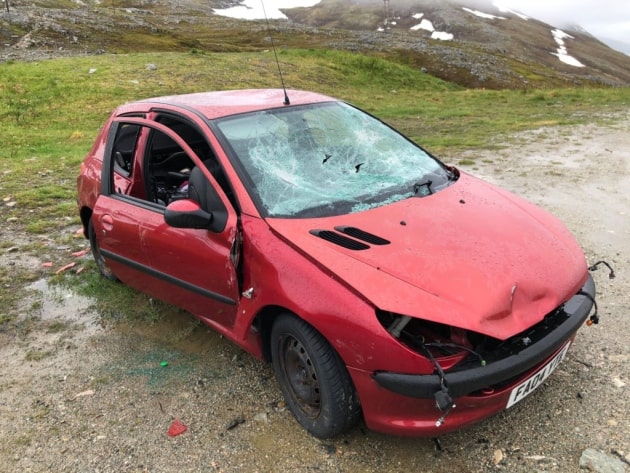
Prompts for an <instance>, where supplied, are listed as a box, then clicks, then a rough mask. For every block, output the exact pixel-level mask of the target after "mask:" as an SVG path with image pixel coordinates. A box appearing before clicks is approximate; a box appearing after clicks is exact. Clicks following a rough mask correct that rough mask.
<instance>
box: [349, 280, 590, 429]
mask: <svg viewBox="0 0 630 473" xmlns="http://www.w3.org/2000/svg"><path fill="white" fill-rule="evenodd" d="M585 294H586V295H585ZM594 297H595V284H594V282H593V280H592V278H591V277H590V275H589V277H588V279H587V281H586V283H585V284H584V286H583V287H582V289H581V291H580V292H579V293H578V294H576V295H575V296H573V297H572V298H571V299H570V300H569V301H567V302H566V303H565V304H564V308H563V309H564V313H565V314H566V320H564V321H563V322H562V323H561V324H560V325H559V326H557V327H556V328H555V329H554V330H551V331H550V332H549V333H548V334H546V335H545V336H544V337H542V338H540V339H539V340H538V341H537V342H536V343H534V344H532V345H531V346H528V347H525V348H523V349H522V350H520V351H519V352H518V353H517V354H514V355H511V356H508V357H506V358H503V359H500V360H497V361H495V362H492V363H488V364H487V365H486V366H477V367H469V368H467V369H462V370H461V371H456V370H455V371H447V372H446V380H447V383H448V389H449V392H450V394H451V396H452V397H453V398H454V403H455V405H456V407H455V408H454V409H453V410H452V411H450V413H449V414H448V417H447V418H446V421H445V422H444V424H443V425H441V426H440V427H438V426H436V420H438V418H440V417H441V416H442V415H443V414H444V413H443V412H442V411H440V410H439V409H438V408H437V407H436V401H435V393H436V391H439V390H440V388H441V384H440V378H439V376H438V375H433V374H432V375H417V374H414V375H410V374H403V373H393V372H376V373H370V372H367V371H363V370H357V369H350V368H349V371H350V374H351V376H352V378H353V381H354V383H355V386H356V387H357V391H358V392H359V394H360V397H361V404H362V407H363V413H364V418H365V422H366V424H367V426H368V427H369V428H370V429H372V430H375V431H379V432H384V433H389V434H394V435H406V436H435V435H443V434H446V433H448V432H451V431H454V430H458V429H461V428H463V427H465V426H468V425H471V424H474V423H477V422H479V421H481V420H483V419H485V418H487V417H490V416H491V415H494V414H496V413H498V412H500V411H502V410H505V409H506V408H507V407H508V406H510V405H512V404H513V403H514V402H513V400H512V399H511V396H510V394H511V393H512V391H513V390H515V389H516V390H518V386H519V385H520V384H522V383H524V382H527V381H528V380H529V379H532V378H536V377H540V374H537V373H540V372H542V371H544V370H545V369H546V367H547V365H549V364H550V362H552V360H554V359H555V360H558V361H559V360H561V359H562V356H564V355H562V354H561V352H562V351H563V350H565V351H566V348H567V344H568V343H570V342H571V341H572V340H573V339H574V337H575V334H576V332H577V330H578V329H579V328H580V326H581V325H582V324H583V323H584V322H585V320H586V319H587V318H588V316H589V314H590V312H591V309H592V308H593V301H594ZM556 357H558V358H556ZM551 364H553V363H551ZM533 389H535V388H533ZM533 389H532V390H533ZM523 397H524V396H523ZM521 398H522V397H521Z"/></svg>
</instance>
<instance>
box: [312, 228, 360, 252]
mask: <svg viewBox="0 0 630 473" xmlns="http://www.w3.org/2000/svg"><path fill="white" fill-rule="evenodd" d="M310 233H311V235H315V236H317V237H319V238H321V239H322V240H326V241H329V242H331V243H334V244H335V245H339V246H341V247H343V248H347V249H349V250H355V251H359V250H367V249H369V248H370V247H369V246H368V245H366V244H365V243H361V242H360V241H357V240H353V239H352V238H348V237H346V236H343V235H341V234H340V233H337V232H333V231H331V230H311V231H310Z"/></svg>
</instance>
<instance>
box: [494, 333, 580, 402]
mask: <svg viewBox="0 0 630 473" xmlns="http://www.w3.org/2000/svg"><path fill="white" fill-rule="evenodd" d="M569 345H571V342H569V343H567V344H566V345H565V346H564V348H563V349H562V350H560V352H559V353H558V354H557V355H556V356H554V357H553V359H552V360H551V361H549V363H547V364H546V365H545V366H543V367H542V368H540V369H539V370H538V371H536V373H534V374H533V375H531V376H530V377H529V378H527V379H526V380H525V381H523V382H522V383H521V384H519V385H518V386H516V387H515V388H514V389H512V392H511V393H510V399H509V400H508V403H507V406H505V408H506V409H508V408H510V407H512V406H513V405H514V404H516V403H517V402H519V401H521V400H523V399H524V398H525V397H527V396H528V395H529V394H531V393H532V392H534V391H535V390H536V388H538V387H539V386H540V385H541V384H542V383H543V382H544V381H545V380H546V379H547V378H548V377H549V375H550V374H551V373H553V371H554V370H555V369H556V368H557V367H558V365H559V364H560V363H561V362H562V360H564V357H565V356H566V354H567V351H569Z"/></svg>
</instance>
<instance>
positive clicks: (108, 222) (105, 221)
mask: <svg viewBox="0 0 630 473" xmlns="http://www.w3.org/2000/svg"><path fill="white" fill-rule="evenodd" d="M101 224H102V225H103V233H105V232H106V231H108V232H109V231H111V230H112V229H113V228H114V218H113V217H112V216H111V215H109V214H105V215H103V216H102V217H101Z"/></svg>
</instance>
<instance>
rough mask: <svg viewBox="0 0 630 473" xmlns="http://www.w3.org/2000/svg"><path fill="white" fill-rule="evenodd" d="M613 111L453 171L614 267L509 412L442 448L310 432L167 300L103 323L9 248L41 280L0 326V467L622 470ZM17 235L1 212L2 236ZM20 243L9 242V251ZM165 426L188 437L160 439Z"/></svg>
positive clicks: (260, 374) (622, 164) (14, 263)
mask: <svg viewBox="0 0 630 473" xmlns="http://www.w3.org/2000/svg"><path fill="white" fill-rule="evenodd" d="M608 119H609V121H608V122H607V123H608V124H607V125H598V124H595V123H593V124H590V125H584V126H575V127H556V128H544V129H540V130H537V131H531V132H527V133H522V134H519V135H515V136H512V137H511V138H510V143H509V144H506V145H505V146H504V147H502V146H498V147H497V149H495V150H492V151H475V152H474V157H475V162H476V163H478V164H476V165H474V166H473V167H464V170H465V171H468V172H471V173H473V174H476V175H478V176H481V177H483V178H485V179H487V180H490V181H492V182H495V183H497V184H499V185H501V186H503V187H505V188H507V189H509V190H512V191H514V192H515V193H518V194H520V195H523V196H525V197H527V198H529V199H530V200H532V201H534V202H535V203H537V204H539V205H541V206H543V207H545V208H546V209H548V210H549V211H551V212H552V213H554V214H555V215H557V216H558V217H560V218H561V219H562V220H563V221H564V222H565V223H566V225H567V226H568V227H569V229H570V230H571V231H572V232H573V233H574V234H575V235H576V237H577V238H578V240H579V241H580V242H581V244H582V245H583V248H584V250H585V254H586V257H587V260H588V262H589V263H591V264H592V263H594V262H596V261H598V260H600V259H604V260H606V261H608V262H609V263H610V264H611V265H612V266H613V268H614V270H615V273H616V275H617V277H616V278H615V279H609V278H608V271H607V270H606V269H605V268H601V269H600V270H599V271H596V272H594V277H595V280H596V283H597V285H598V305H599V314H600V319H601V321H600V323H599V324H598V325H594V326H592V327H583V329H581V330H580V331H579V332H578V335H577V338H576V340H575V342H574V345H573V347H572V349H571V350H570V351H569V354H568V356H567V358H566V359H565V361H564V362H563V363H562V365H561V366H560V367H559V368H558V370H556V371H555V372H554V374H553V376H551V377H550V378H549V379H548V380H547V381H546V382H545V384H544V385H543V386H542V387H541V388H540V389H538V390H537V391H536V392H535V393H533V394H532V395H531V396H530V397H528V398H527V399H525V400H524V401H522V402H521V403H519V404H517V405H516V406H514V407H513V408H511V409H510V410H509V411H506V412H503V413H501V414H499V415H497V416H495V417H493V418H491V419H489V420H487V421H485V422H483V423H481V424H479V425H477V426H474V427H472V428H469V429H466V430H463V431H461V432H458V433H454V434H449V435H445V436H443V437H441V438H439V439H437V440H436V439H430V438H416V439H407V438H396V437H390V436H385V435H381V434H377V433H373V432H369V431H367V430H366V429H365V427H364V426H362V425H359V426H357V427H356V428H355V429H354V430H352V431H350V432H349V433H347V434H345V435H343V436H341V437H339V438H336V439H333V440H325V441H324V440H318V439H316V438H313V437H311V436H309V435H308V434H306V433H305V432H304V431H303V430H302V429H301V428H300V427H299V425H298V424H297V423H296V422H295V421H294V420H293V418H292V416H291V414H290V413H289V412H288V411H287V409H286V408H285V406H284V403H283V402H282V396H281V394H280V391H279V389H278V387H277V385H276V382H275V380H274V378H273V373H272V370H271V368H270V367H269V366H266V365H263V364H261V363H260V362H258V361H257V360H255V359H253V358H252V357H251V356H249V355H248V354H246V353H244V352H242V351H241V350H240V349H238V348H237V347H235V346H234V345H232V344H231V343H229V342H228V341H226V340H224V339H222V338H221V337H220V336H218V335H217V334H216V333H214V332H212V331H211V330H209V329H207V328H205V327H203V326H201V325H199V324H198V323H196V322H195V321H194V319H193V318H192V317H191V316H189V315H186V314H182V313H181V312H179V311H176V310H174V309H172V310H171V309H168V308H166V309H164V308H161V309H160V314H159V316H156V318H155V321H153V322H146V323H130V322H125V323H123V322H112V321H106V320H105V319H104V318H103V317H102V315H101V314H100V313H99V306H100V304H99V301H98V300H89V299H86V298H85V297H82V296H80V295H78V294H76V293H75V292H73V291H72V290H70V289H67V288H65V286H63V285H61V286H60V285H52V284H51V277H52V275H53V274H54V272H55V269H56V268H43V267H42V263H44V262H45V261H44V260H43V259H40V258H39V257H38V256H36V255H33V254H31V253H22V252H21V251H20V250H19V249H17V250H16V249H15V248H9V249H7V248H4V249H2V250H0V266H2V267H4V268H9V269H11V268H18V267H28V268H30V269H32V270H35V271H39V272H40V273H41V278H40V279H39V280H37V281H36V282H34V283H31V284H30V286H28V287H27V294H28V296H27V297H26V298H25V299H24V300H23V302H22V303H21V305H20V313H19V318H20V320H18V321H17V322H20V321H23V322H28V323H29V330H28V331H24V332H19V331H18V332H7V331H0V360H2V363H1V364H0V472H7V473H8V472H16V471H29V472H66V471H68V472H82V471H86V472H87V471H90V472H114V471H115V472H178V473H179V472H201V471H203V472H211V471H216V472H239V471H243V472H275V471H293V472H305V473H306V472H317V471H322V472H324V471H325V472H348V473H349V472H382V471H389V472H408V471H424V472H434V473H438V472H439V473H457V472H462V473H463V472H467V473H468V472H489V471H490V472H491V471H509V472H536V471H538V472H553V471H555V472H567V473H571V472H578V471H586V470H584V469H581V467H580V461H581V458H582V457H583V454H584V452H585V451H587V449H593V450H594V451H595V452H596V453H599V454H600V455H602V456H603V457H604V461H605V462H609V463H602V462H601V460H597V461H596V464H597V466H595V467H592V468H594V469H593V470H591V471H600V472H604V471H611V472H612V471H619V472H623V471H628V470H629V469H630V467H629V466H628V465H629V464H630V414H629V412H630V408H629V404H630V403H629V400H630V396H629V395H628V391H629V387H628V384H629V383H630V363H629V362H630V344H629V343H628V336H629V334H630V300H629V299H628V294H629V293H630V282H629V279H628V274H629V273H630V218H629V213H630V193H629V192H628V189H630V114H626V115H621V116H616V117H608ZM466 157H470V156H466V155H464V156H447V157H445V160H446V161H447V162H452V163H454V164H456V163H457V162H458V161H459V160H460V159H463V158H466ZM0 205H3V203H2V202H0ZM77 229H78V227H77V228H74V227H70V228H68V229H67V231H68V232H71V233H74V232H76V230H77ZM11 232H14V228H13V227H11V224H10V222H6V220H5V219H2V220H0V235H8V234H9V233H11ZM32 238H33V237H32V236H29V235H27V234H23V235H22V234H20V235H16V234H14V233H11V239H12V240H13V241H20V242H22V243H23V244H24V245H21V246H26V245H27V244H28V243H29V239H32ZM51 245H53V243H51ZM85 246H86V243H85V241H83V240H81V239H77V242H76V247H77V248H71V249H68V248H62V249H59V250H58V251H59V252H64V255H66V254H67V253H68V252H69V251H70V250H75V249H80V248H84V247H85ZM50 251H52V252H54V251H56V249H55V248H54V247H52V248H50ZM64 258H65V256H64ZM88 258H89V255H86V256H84V257H78V258H77V259H76V261H79V262H83V261H84V259H85V260H87V259H88ZM61 259H63V258H61ZM90 268H93V266H91V267H90V266H88V269H86V271H84V272H82V273H79V274H77V273H72V274H71V275H68V276H67V277H71V278H84V277H87V275H89V272H90V271H95V270H94V269H90ZM156 310H157V309H156ZM16 326H18V327H19V326H20V324H19V323H17V324H16ZM176 419H179V420H181V422H182V423H183V424H184V425H185V426H186V427H187V430H186V431H185V432H184V433H182V434H180V435H178V436H174V437H171V436H169V435H168V433H167V432H168V430H169V428H170V427H171V424H172V422H173V421H174V420H176ZM582 461H585V460H584V459H582ZM605 468H617V469H605Z"/></svg>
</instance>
